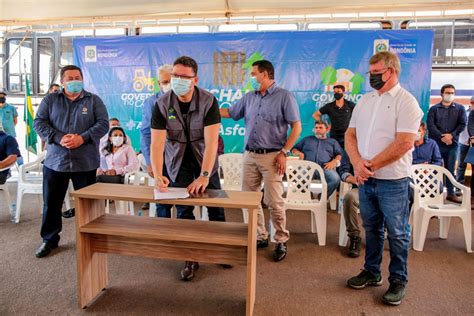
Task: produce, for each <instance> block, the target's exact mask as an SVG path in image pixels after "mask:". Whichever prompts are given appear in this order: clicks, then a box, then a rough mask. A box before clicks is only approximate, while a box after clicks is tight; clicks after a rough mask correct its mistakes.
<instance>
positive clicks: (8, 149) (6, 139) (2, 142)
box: [0, 132, 21, 173]
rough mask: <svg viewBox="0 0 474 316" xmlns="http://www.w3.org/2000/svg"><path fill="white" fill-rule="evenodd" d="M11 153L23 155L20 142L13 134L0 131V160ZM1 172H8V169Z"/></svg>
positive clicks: (18, 155)
mask: <svg viewBox="0 0 474 316" xmlns="http://www.w3.org/2000/svg"><path fill="white" fill-rule="evenodd" d="M10 155H16V156H17V157H20V156H21V154H20V149H19V148H18V143H17V142H16V139H15V138H14V137H13V136H10V135H7V134H5V133H4V132H0V161H1V160H4V159H6V158H7V157H8V156H10ZM1 173H8V170H4V171H2V172H1Z"/></svg>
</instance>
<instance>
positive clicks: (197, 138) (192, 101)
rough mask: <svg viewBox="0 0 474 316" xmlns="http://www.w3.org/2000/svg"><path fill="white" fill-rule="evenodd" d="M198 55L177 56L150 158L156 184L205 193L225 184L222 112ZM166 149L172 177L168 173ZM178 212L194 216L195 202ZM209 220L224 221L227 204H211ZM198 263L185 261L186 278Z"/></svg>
mask: <svg viewBox="0 0 474 316" xmlns="http://www.w3.org/2000/svg"><path fill="white" fill-rule="evenodd" d="M197 71H198V66H197V63H196V61H195V60H193V59H192V58H190V57H187V56H182V57H179V58H178V59H176V61H175V62H174V64H173V70H172V72H171V91H169V92H167V93H165V94H164V95H163V96H161V97H160V98H159V99H158V101H157V103H156V105H155V107H154V109H153V114H152V119H151V147H150V149H151V153H150V158H151V164H152V167H153V174H154V178H155V183H156V186H157V189H158V190H160V191H166V187H168V186H172V187H179V188H187V189H188V191H189V193H191V194H193V193H200V192H204V190H205V189H206V188H207V187H209V188H210V189H220V188H221V186H220V182H219V175H218V173H217V168H218V165H217V159H216V156H217V148H218V139H219V129H220V126H221V116H220V114H219V105H218V104H217V100H216V98H215V97H214V96H213V95H212V94H211V93H209V92H207V91H205V90H203V89H201V88H198V87H197V86H196V85H197V83H198V77H197ZM163 151H164V154H165V165H166V168H167V171H168V175H169V180H168V178H167V177H165V176H163ZM176 208H177V211H178V212H177V213H178V214H177V217H178V218H181V219H194V215H193V209H194V207H193V206H184V205H178V206H177V207H176ZM208 210H209V220H211V221H225V215H224V209H222V208H215V207H209V208H208ZM198 268H199V263H197V262H190V261H186V263H185V266H184V269H183V270H181V279H182V280H183V281H189V280H191V279H193V277H194V273H195V271H196V270H197V269H198Z"/></svg>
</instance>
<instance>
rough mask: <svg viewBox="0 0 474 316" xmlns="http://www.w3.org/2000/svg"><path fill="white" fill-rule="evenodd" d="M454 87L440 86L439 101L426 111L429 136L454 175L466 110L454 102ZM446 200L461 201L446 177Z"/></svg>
mask: <svg viewBox="0 0 474 316" xmlns="http://www.w3.org/2000/svg"><path fill="white" fill-rule="evenodd" d="M455 93H456V89H455V88H454V86H453V85H452V84H445V85H444V86H442V87H441V97H442V100H441V102H440V103H438V104H435V105H433V106H432V107H431V108H430V110H429V111H428V120H427V125H428V131H429V137H430V138H432V139H433V140H434V141H436V143H437V144H438V147H439V150H440V152H441V157H443V160H444V167H445V168H446V169H448V170H449V171H450V172H451V173H452V174H453V175H454V166H455V164H456V159H457V153H458V140H459V134H461V132H462V131H463V130H464V128H465V127H466V110H465V109H464V106H463V105H461V104H459V103H456V102H454V96H455ZM446 189H447V190H448V196H447V197H446V199H447V200H448V201H452V202H456V203H461V198H460V197H458V196H456V195H455V194H454V186H453V184H452V183H451V182H450V181H449V180H447V179H446Z"/></svg>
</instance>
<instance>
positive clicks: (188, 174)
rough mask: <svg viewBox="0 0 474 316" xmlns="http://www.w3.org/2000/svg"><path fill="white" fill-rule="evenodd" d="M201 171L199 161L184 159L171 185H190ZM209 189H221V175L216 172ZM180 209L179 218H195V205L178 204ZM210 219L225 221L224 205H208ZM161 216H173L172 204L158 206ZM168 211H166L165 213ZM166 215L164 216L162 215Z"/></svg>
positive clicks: (210, 181)
mask: <svg viewBox="0 0 474 316" xmlns="http://www.w3.org/2000/svg"><path fill="white" fill-rule="evenodd" d="M200 173H201V166H200V165H199V163H198V162H197V161H193V160H192V159H184V160H183V162H182V164H181V167H180V169H179V172H178V176H177V177H176V180H175V181H174V182H171V185H170V186H171V187H175V188H186V187H187V186H188V185H190V184H191V183H192V182H193V181H194V179H197V178H198V177H199V175H200ZM207 188H208V189H217V190H219V189H221V183H220V181H219V175H218V173H217V172H216V173H215V174H214V175H212V176H211V178H210V179H209V185H208V186H207ZM176 209H177V211H178V214H177V218H181V219H195V218H194V214H193V210H194V206H188V205H176ZM207 210H208V213H209V220H210V221H217V222H224V221H225V212H224V209H223V208H222V207H208V208H207ZM157 211H158V216H159V217H170V216H171V205H166V206H165V205H160V206H159V207H158V206H157ZM165 212H166V213H165ZM162 215H164V216H162Z"/></svg>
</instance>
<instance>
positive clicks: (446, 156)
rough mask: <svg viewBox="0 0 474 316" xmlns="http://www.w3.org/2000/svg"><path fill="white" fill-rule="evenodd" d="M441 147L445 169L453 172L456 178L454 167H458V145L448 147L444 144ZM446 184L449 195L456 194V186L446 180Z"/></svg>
mask: <svg viewBox="0 0 474 316" xmlns="http://www.w3.org/2000/svg"><path fill="white" fill-rule="evenodd" d="M438 146H439V151H440V153H441V157H443V162H444V167H445V168H446V169H448V170H449V172H451V174H452V175H453V176H454V166H455V165H456V159H457V156H458V144H457V143H456V144H452V145H450V146H446V145H444V144H442V145H440V144H438ZM444 183H446V189H447V190H448V195H453V194H454V186H453V184H452V183H451V181H449V180H448V179H445V181H444Z"/></svg>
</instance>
